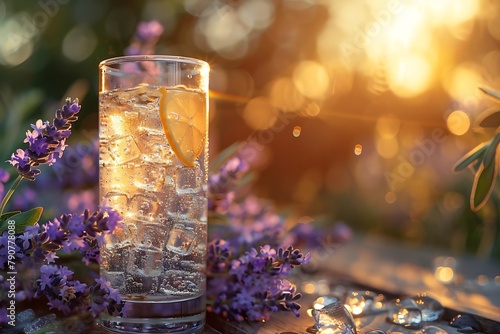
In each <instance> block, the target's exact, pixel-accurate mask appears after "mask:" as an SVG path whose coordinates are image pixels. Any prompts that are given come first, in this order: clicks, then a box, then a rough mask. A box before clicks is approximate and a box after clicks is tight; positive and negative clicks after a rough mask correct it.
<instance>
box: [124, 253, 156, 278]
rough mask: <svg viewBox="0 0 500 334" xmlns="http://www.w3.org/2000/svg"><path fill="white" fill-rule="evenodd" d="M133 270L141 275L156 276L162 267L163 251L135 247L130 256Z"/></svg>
mask: <svg viewBox="0 0 500 334" xmlns="http://www.w3.org/2000/svg"><path fill="white" fill-rule="evenodd" d="M130 261H131V263H130V265H131V269H132V271H133V272H136V273H137V274H140V275H143V276H148V277H149V276H158V275H160V274H161V271H162V269H163V252H162V251H160V250H156V249H153V248H151V249H143V248H135V249H133V250H132V254H131V256H130Z"/></svg>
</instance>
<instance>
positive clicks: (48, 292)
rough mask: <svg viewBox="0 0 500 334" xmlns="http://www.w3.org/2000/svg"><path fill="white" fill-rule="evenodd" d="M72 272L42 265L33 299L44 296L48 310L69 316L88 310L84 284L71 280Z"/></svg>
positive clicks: (63, 267)
mask: <svg viewBox="0 0 500 334" xmlns="http://www.w3.org/2000/svg"><path fill="white" fill-rule="evenodd" d="M72 276H73V271H71V270H69V269H68V268H67V267H65V266H56V265H43V266H41V267H40V278H39V279H38V280H37V283H38V289H37V291H36V294H35V297H37V298H40V297H42V296H45V297H46V298H47V299H48V302H47V305H48V306H49V307H50V309H56V310H58V311H61V312H63V313H64V314H69V313H72V312H81V311H85V310H87V309H88V306H89V305H88V298H86V297H87V296H88V290H87V285H86V284H85V283H81V282H80V281H78V280H73V279H72V278H73V277H72Z"/></svg>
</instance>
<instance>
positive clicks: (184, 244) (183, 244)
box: [167, 224, 194, 255]
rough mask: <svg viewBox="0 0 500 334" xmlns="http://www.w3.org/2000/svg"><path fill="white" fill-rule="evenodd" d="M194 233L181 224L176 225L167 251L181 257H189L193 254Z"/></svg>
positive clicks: (168, 242)
mask: <svg viewBox="0 0 500 334" xmlns="http://www.w3.org/2000/svg"><path fill="white" fill-rule="evenodd" d="M193 239H194V232H193V231H191V230H187V229H186V227H184V226H183V225H181V224H176V225H175V226H174V228H173V229H172V231H171V232H170V235H169V237H168V241H167V249H168V250H170V251H172V252H175V253H177V254H181V255H187V254H189V253H190V252H191V248H192V247H191V246H192V244H193Z"/></svg>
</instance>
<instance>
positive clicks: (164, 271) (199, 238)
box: [99, 56, 209, 333]
mask: <svg viewBox="0 0 500 334" xmlns="http://www.w3.org/2000/svg"><path fill="white" fill-rule="evenodd" d="M99 69H100V77H99V79H100V88H99V175H100V179H99V192H100V200H101V204H102V205H105V206H109V207H112V208H114V209H116V210H117V211H119V212H120V213H121V214H122V216H123V218H124V220H123V225H122V226H121V227H119V228H118V229H117V230H116V231H115V233H113V234H112V235H109V236H107V239H106V242H105V244H104V246H102V247H101V274H102V275H104V276H105V277H106V278H107V279H108V280H109V281H110V282H111V286H112V287H113V288H116V289H118V290H119V292H120V295H121V297H122V299H123V303H124V305H123V310H122V314H120V315H119V316H116V315H110V314H102V315H101V317H100V324H101V326H102V327H104V328H106V329H109V330H112V331H116V332H139V333H195V332H196V331H197V330H199V329H201V328H202V327H203V325H204V323H205V299H204V296H205V256H206V238H207V236H206V233H207V196H206V195H207V194H206V192H207V171H208V166H207V164H208V73H209V66H208V64H207V63H205V62H203V61H200V60H197V59H191V58H183V57H171V56H127V57H119V58H112V59H108V60H105V61H103V62H101V64H100V65H99Z"/></svg>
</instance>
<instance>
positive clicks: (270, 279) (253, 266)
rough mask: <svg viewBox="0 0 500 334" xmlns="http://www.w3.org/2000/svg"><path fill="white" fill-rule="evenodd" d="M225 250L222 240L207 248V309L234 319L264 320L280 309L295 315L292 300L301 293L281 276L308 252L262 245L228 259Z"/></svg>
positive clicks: (304, 258) (299, 262) (307, 258)
mask: <svg viewBox="0 0 500 334" xmlns="http://www.w3.org/2000/svg"><path fill="white" fill-rule="evenodd" d="M228 249H229V248H228V243H227V242H226V241H223V240H215V241H213V242H211V243H210V244H209V247H208V261H207V268H208V276H209V278H210V279H209V280H208V289H207V291H208V292H207V293H208V299H209V300H213V304H211V305H209V309H210V310H211V311H213V312H215V313H216V314H219V315H222V316H223V317H225V318H228V319H231V320H236V321H243V320H245V319H248V320H251V321H263V320H268V319H269V317H270V315H271V313H272V312H277V311H280V310H281V311H290V312H292V313H294V314H295V315H296V316H299V312H298V310H299V308H300V305H299V304H298V303H297V302H296V301H297V300H298V299H300V297H301V295H300V294H299V293H296V291H295V287H294V286H293V285H292V284H291V283H290V282H289V281H287V280H284V279H283V276H285V275H288V273H289V269H291V268H293V267H295V266H300V265H302V264H306V263H307V262H308V261H309V259H310V254H307V255H303V254H302V253H301V252H300V251H299V250H298V249H294V248H293V247H288V248H286V249H283V248H280V249H278V250H276V249H274V248H273V247H271V246H270V245H264V246H262V247H261V249H260V252H258V251H257V250H256V249H254V248H252V249H251V250H250V251H247V252H245V254H244V255H242V256H239V257H237V258H233V259H231V255H230V254H228ZM228 263H230V265H229V266H228V265H227V264H228ZM221 264H224V265H222V266H221ZM214 268H215V271H213V270H214ZM212 274H213V275H214V277H211V275H212ZM223 274H225V275H226V276H222V275H223Z"/></svg>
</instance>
